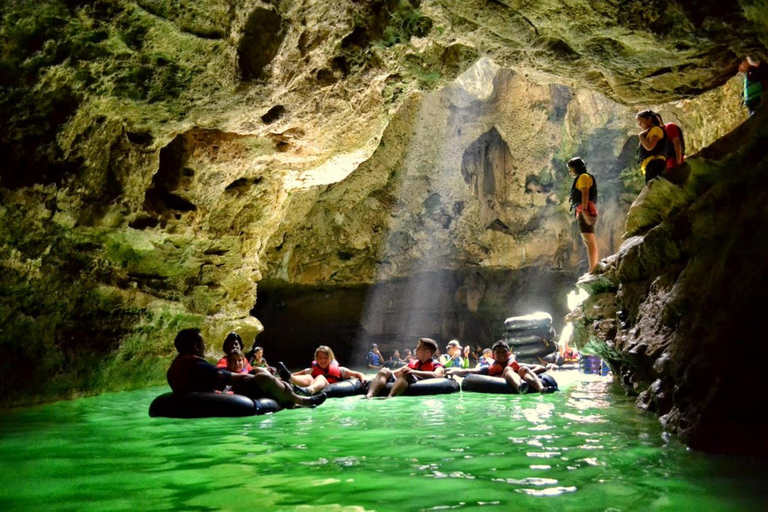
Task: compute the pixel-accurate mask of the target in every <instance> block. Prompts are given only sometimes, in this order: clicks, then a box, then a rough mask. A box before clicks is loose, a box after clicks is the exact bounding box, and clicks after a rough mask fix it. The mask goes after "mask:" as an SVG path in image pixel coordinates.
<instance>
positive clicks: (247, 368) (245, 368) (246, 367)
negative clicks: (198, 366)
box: [216, 356, 253, 373]
mask: <svg viewBox="0 0 768 512" xmlns="http://www.w3.org/2000/svg"><path fill="white" fill-rule="evenodd" d="M244 363H245V364H243V369H242V370H240V373H248V372H250V371H251V370H253V367H252V366H251V363H249V362H248V360H247V359H246V360H245V361H244ZM216 368H224V369H225V370H226V369H227V356H224V357H222V358H221V359H219V362H218V363H216Z"/></svg>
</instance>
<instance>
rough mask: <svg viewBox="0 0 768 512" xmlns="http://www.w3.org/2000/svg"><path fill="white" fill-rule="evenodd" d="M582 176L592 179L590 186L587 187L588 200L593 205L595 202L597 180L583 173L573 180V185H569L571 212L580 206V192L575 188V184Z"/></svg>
mask: <svg viewBox="0 0 768 512" xmlns="http://www.w3.org/2000/svg"><path fill="white" fill-rule="evenodd" d="M582 174H586V175H587V176H589V177H590V178H592V186H591V187H589V200H590V201H592V202H593V203H596V202H597V180H596V179H595V177H594V176H592V175H591V174H589V173H588V172H583V173H581V174H579V175H578V176H576V178H574V180H573V184H572V185H571V199H570V201H571V210H573V209H574V208H576V206H578V205H579V204H581V190H579V189H578V188H576V182H577V181H579V178H581V175H582Z"/></svg>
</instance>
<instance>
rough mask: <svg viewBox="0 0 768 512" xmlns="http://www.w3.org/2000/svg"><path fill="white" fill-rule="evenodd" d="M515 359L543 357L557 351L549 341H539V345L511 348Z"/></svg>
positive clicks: (532, 344)
mask: <svg viewBox="0 0 768 512" xmlns="http://www.w3.org/2000/svg"><path fill="white" fill-rule="evenodd" d="M511 348H512V353H513V354H515V357H518V358H520V357H544V356H546V355H548V354H551V353H552V352H556V351H557V345H555V344H554V343H553V342H551V341H546V340H541V341H540V342H539V343H531V344H529V345H523V346H516V345H514V346H512V347H511Z"/></svg>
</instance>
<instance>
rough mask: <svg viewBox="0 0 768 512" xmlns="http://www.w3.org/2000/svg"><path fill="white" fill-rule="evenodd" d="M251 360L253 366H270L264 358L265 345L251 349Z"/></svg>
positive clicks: (265, 367)
mask: <svg viewBox="0 0 768 512" xmlns="http://www.w3.org/2000/svg"><path fill="white" fill-rule="evenodd" d="M250 353H251V358H250V359H251V360H250V361H249V362H250V364H251V367H253V368H264V369H267V368H269V363H267V360H266V359H264V348H263V347H259V346H256V347H253V348H252V349H251V352H250Z"/></svg>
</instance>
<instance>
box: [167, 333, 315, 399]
mask: <svg viewBox="0 0 768 512" xmlns="http://www.w3.org/2000/svg"><path fill="white" fill-rule="evenodd" d="M173 344H174V345H175V346H176V350H177V351H178V353H179V354H178V356H176V359H174V360H173V362H172V363H171V366H170V368H168V374H167V378H168V384H169V385H170V386H171V389H172V390H173V392H174V393H178V394H186V393H195V392H211V393H212V392H215V391H222V390H224V389H226V387H227V385H230V384H231V385H232V390H233V391H234V392H235V393H236V394H239V395H245V396H247V397H249V398H251V399H258V398H271V399H272V400H275V401H276V402H277V403H279V404H280V406H282V407H294V406H304V407H314V406H317V405H320V404H322V403H323V402H324V401H325V399H326V398H327V397H326V395H325V393H321V394H319V395H316V396H312V397H305V396H299V395H297V394H296V393H294V392H293V390H292V389H291V386H290V385H289V384H286V383H284V382H282V381H281V380H280V379H277V378H275V377H273V376H272V375H271V374H270V373H269V372H268V371H266V370H262V369H257V370H256V374H255V375H252V374H248V373H232V372H230V371H228V370H225V369H224V368H218V367H216V366H214V365H212V364H211V363H209V362H208V361H206V360H205V359H204V356H205V340H203V336H202V335H201V334H200V329H182V330H181V331H179V333H178V334H177V335H176V339H175V340H174V341H173Z"/></svg>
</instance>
